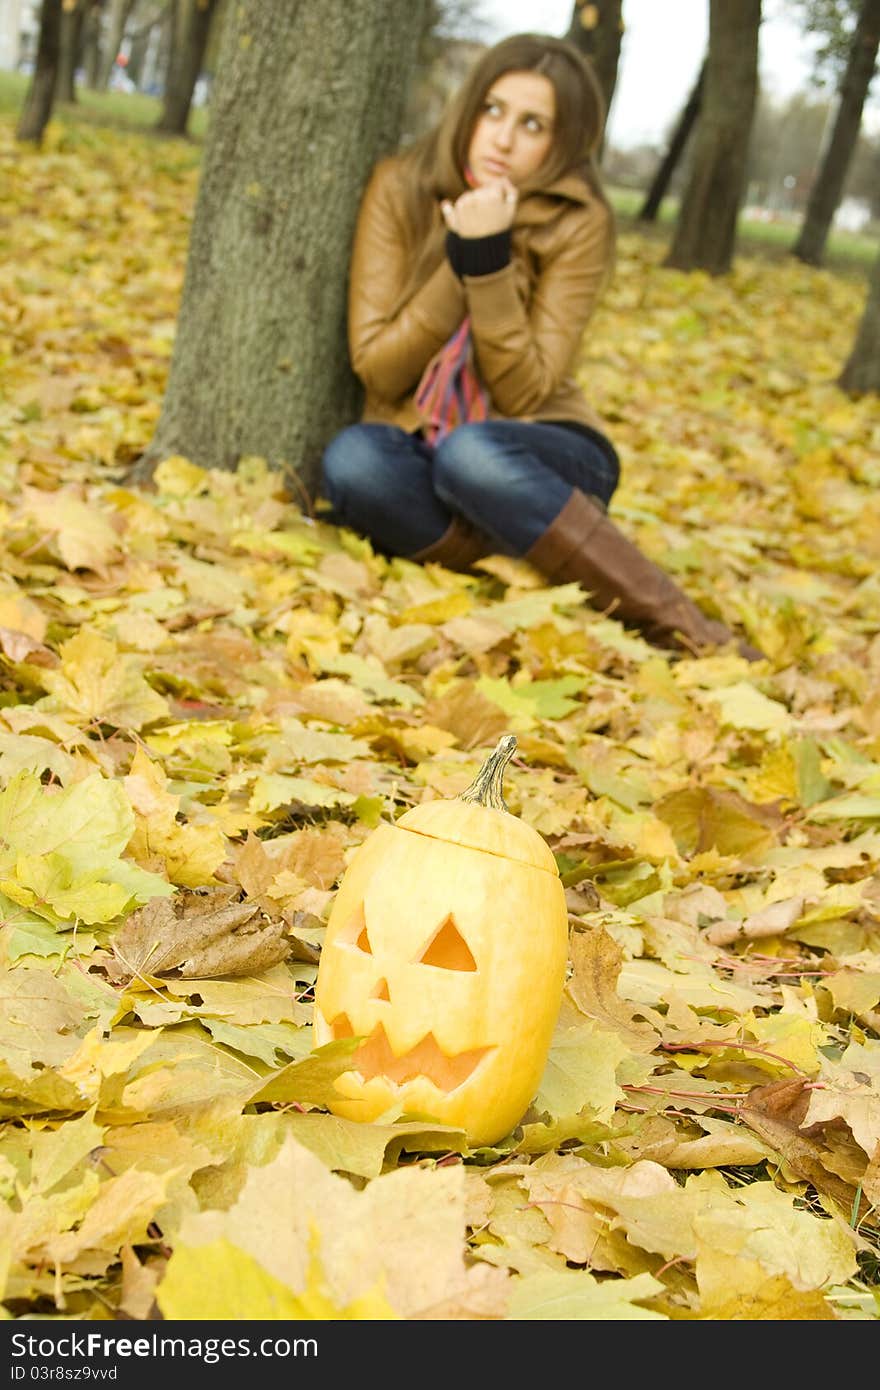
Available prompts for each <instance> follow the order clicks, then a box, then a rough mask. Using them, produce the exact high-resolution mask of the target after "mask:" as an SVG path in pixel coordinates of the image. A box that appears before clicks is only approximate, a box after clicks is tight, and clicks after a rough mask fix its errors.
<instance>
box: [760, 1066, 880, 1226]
mask: <svg viewBox="0 0 880 1390" xmlns="http://www.w3.org/2000/svg"><path fill="white" fill-rule="evenodd" d="M812 1094H813V1093H812V1092H811V1091H809V1090H807V1087H806V1082H805V1080H804V1078H803V1077H794V1078H792V1079H791V1080H790V1081H773V1082H771V1083H770V1085H769V1086H756V1087H754V1088H753V1089H752V1091H751V1092H750V1093H749V1097H748V1099H747V1100H746V1101H745V1102H744V1103H743V1105H742V1106H741V1107H740V1111H739V1114H740V1118H741V1119H742V1120H743V1122H744V1123H745V1124H747V1125H748V1126H749V1128H750V1129H753V1130H754V1131H755V1133H756V1134H758V1135H760V1137H761V1138H762V1139H763V1140H764V1142H765V1143H766V1144H768V1145H769V1147H770V1148H771V1149H772V1150H773V1151H774V1152H775V1153H777V1154H779V1156H780V1158H781V1159H782V1160H783V1161H784V1163H785V1164H787V1165H788V1167H789V1168H790V1170H791V1171H792V1173H794V1174H796V1176H797V1177H798V1178H801V1179H802V1180H803V1181H804V1182H808V1183H811V1184H812V1186H813V1187H815V1188H816V1190H817V1191H818V1192H824V1193H826V1194H827V1195H828V1196H829V1197H831V1198H832V1200H833V1201H835V1202H836V1203H837V1205H838V1206H839V1207H840V1209H841V1210H842V1211H844V1212H846V1213H847V1214H849V1213H850V1212H851V1211H852V1210H853V1203H854V1202H855V1200H856V1192H857V1189H856V1187H854V1186H853V1185H852V1184H850V1183H847V1182H845V1181H843V1180H842V1179H841V1178H839V1177H837V1175H836V1174H835V1173H834V1172H833V1171H832V1170H830V1169H829V1168H827V1167H826V1165H825V1164H824V1162H823V1156H824V1153H825V1150H824V1148H823V1145H822V1144H821V1143H820V1142H819V1141H818V1139H817V1138H816V1137H815V1130H814V1129H812V1128H810V1127H809V1126H805V1125H804V1121H805V1119H806V1115H807V1110H808V1107H809V1105H810V1097H811V1095H812ZM805 1129H809V1133H805V1132H804V1130H805ZM869 1208H870V1202H868V1201H866V1200H865V1199H864V1197H862V1198H861V1199H860V1201H859V1205H858V1213H857V1214H859V1215H860V1216H862V1217H863V1218H864V1219H867V1218H868V1216H869ZM875 1224H877V1225H878V1226H880V1221H878V1222H876V1223H875Z"/></svg>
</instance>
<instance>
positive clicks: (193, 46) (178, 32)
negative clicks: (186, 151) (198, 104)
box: [156, 0, 217, 135]
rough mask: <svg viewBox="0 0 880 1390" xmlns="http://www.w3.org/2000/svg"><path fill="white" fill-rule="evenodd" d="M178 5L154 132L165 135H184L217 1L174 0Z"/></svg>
mask: <svg viewBox="0 0 880 1390" xmlns="http://www.w3.org/2000/svg"><path fill="white" fill-rule="evenodd" d="M178 4H179V6H180V8H179V10H178V14H177V16H176V23H174V27H173V29H172V40H171V48H170V52H169V60H168V70H167V73H166V77H165V92H164V98H163V104H162V114H161V116H160V117H159V119H158V121H157V122H156V129H157V130H161V131H162V132H163V133H164V134H165V135H185V134H186V126H187V122H188V120H189V109H190V106H191V105H192V99H193V92H194V91H195V86H196V82H197V81H198V76H199V73H200V72H201V70H202V62H203V60H204V56H205V50H206V48H207V46H208V34H209V32H210V29H211V21H212V20H213V18H214V14H215V12H216V9H217V0H178Z"/></svg>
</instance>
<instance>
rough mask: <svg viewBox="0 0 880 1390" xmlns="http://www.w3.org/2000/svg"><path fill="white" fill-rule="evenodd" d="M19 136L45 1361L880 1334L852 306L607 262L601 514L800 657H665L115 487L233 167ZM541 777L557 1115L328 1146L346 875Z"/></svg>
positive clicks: (869, 465) (24, 915)
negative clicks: (509, 1322)
mask: <svg viewBox="0 0 880 1390" xmlns="http://www.w3.org/2000/svg"><path fill="white" fill-rule="evenodd" d="M126 100H128V98H126ZM13 124H14V117H13V115H12V113H7V115H5V116H4V117H3V118H2V119H0V166H2V178H0V250H2V252H3V256H2V265H0V315H2V321H3V323H4V328H5V334H6V340H5V345H4V346H2V347H0V506H2V508H3V513H2V514H3V522H4V525H3V532H2V540H0V544H2V547H3V574H4V579H3V582H2V585H0V657H2V676H3V684H2V687H0V689H2V699H0V783H2V788H3V789H2V790H0V825H2V826H3V833H2V837H0V871H2V872H0V908H2V912H3V918H2V921H3V926H2V930H0V943H2V951H3V960H2V969H3V978H4V988H3V991H2V1007H0V1067H2V1069H3V1092H2V1094H3V1106H4V1123H3V1126H2V1132H0V1177H2V1180H3V1182H4V1184H5V1195H6V1198H7V1202H6V1205H5V1207H4V1209H3V1217H4V1222H5V1224H4V1234H5V1237H6V1240H7V1245H8V1250H9V1259H8V1263H7V1264H6V1265H5V1267H4V1268H5V1279H6V1283H5V1287H4V1295H3V1299H4V1307H5V1309H6V1312H7V1314H8V1315H9V1316H11V1317H13V1318H21V1317H28V1318H32V1317H37V1318H40V1319H53V1318H67V1319H69V1318H78V1319H85V1320H88V1319H102V1318H107V1317H111V1318H112V1317H122V1318H129V1319H135V1320H140V1319H145V1318H148V1317H152V1316H155V1314H156V1310H157V1309H158V1311H159V1312H160V1313H161V1315H162V1316H164V1317H165V1318H169V1319H189V1318H196V1319H199V1320H202V1319H206V1318H229V1317H235V1318H239V1319H244V1320H247V1319H261V1318H263V1317H279V1316H281V1317H287V1318H299V1317H317V1316H322V1317H333V1318H341V1317H345V1318H356V1317H361V1318H376V1317H388V1316H394V1317H403V1318H415V1317H422V1318H425V1317H436V1318H452V1317H464V1318H473V1319H486V1318H489V1319H508V1318H509V1319H533V1318H540V1317H543V1318H547V1317H554V1318H571V1319H579V1320H589V1319H607V1318H609V1317H613V1318H614V1319H620V1318H627V1319H640V1320H642V1319H651V1318H653V1319H658V1318H660V1319H663V1318H665V1319H673V1320H691V1319H711V1320H742V1319H743V1318H749V1319H754V1318H765V1319H777V1320H778V1319H784V1320H788V1319H791V1320H801V1319H808V1318H809V1319H826V1320H834V1319H838V1320H844V1319H855V1320H862V1319H876V1318H877V1316H878V1313H880V1304H878V1298H877V1292H878V1287H880V1261H878V1251H880V1231H878V1219H877V1207H878V1205H880V1181H878V1172H877V1150H878V1143H880V1125H878V1117H877V1111H876V1087H877V1082H878V1079H880V890H878V882H880V878H878V875H880V703H878V697H877V672H878V669H880V645H878V644H880V636H878V633H880V588H878V585H877V572H878V560H880V550H878V546H880V541H878V537H880V489H878V484H880V464H878V459H880V447H878V446H880V424H878V411H877V402H876V400H875V399H872V398H863V399H856V398H850V397H848V396H846V395H845V394H844V393H842V392H841V391H840V390H839V389H838V387H837V386H836V378H837V375H838V373H839V371H840V368H841V366H842V365H843V362H844V361H845V359H846V356H847V354H848V352H849V349H850V347H851V344H852V341H853V338H854V335H855V331H856V327H857V324H858V321H859V317H860V314H861V311H862V306H863V304H864V297H865V284H864V279H863V277H858V276H853V275H849V274H848V275H838V274H836V273H834V272H833V271H830V270H828V269H823V270H816V269H811V268H809V267H805V266H802V265H800V264H799V263H797V262H794V261H792V260H790V259H785V260H778V259H777V260H775V261H774V260H770V259H768V258H767V257H766V256H761V255H749V254H741V255H740V256H738V257H737V260H736V264H735V266H734V269H733V271H732V272H731V273H730V274H729V275H727V276H724V277H719V278H717V279H712V278H710V277H709V276H706V275H703V274H690V275H686V274H682V273H680V272H672V271H666V270H664V269H663V267H662V265H661V260H662V253H663V246H662V244H661V243H660V241H658V240H657V239H655V238H653V237H646V236H644V235H642V234H640V233H639V232H637V231H635V230H634V229H632V228H629V227H623V228H622V229H621V234H620V237H619V244H618V256H617V264H616V268H615V275H614V279H613V282H612V284H611V286H610V287H609V289H608V292H607V294H606V296H605V298H604V299H603V301H602V303H601V305H600V307H599V309H598V311H597V313H596V315H595V318H594V320H593V322H592V324H591V326H590V330H589V332H588V334H587V336H586V338H585V341H584V344H583V349H582V353H581V356H580V359H579V362H578V368H577V370H578V374H579V378H580V380H581V382H582V384H583V386H584V389H585V391H586V392H587V394H588V395H589V397H590V399H591V400H592V401H593V403H594V404H595V406H596V408H597V409H598V410H599V412H600V414H601V415H602V416H603V417H604V418H605V420H606V421H607V423H608V428H609V431H610V433H611V435H612V437H613V438H614V440H615V442H616V444H617V447H618V449H619V452H620V455H621V460H622V464H623V477H622V483H621V487H620V489H619V491H618V493H617V494H616V495H615V497H614V499H613V502H612V508H611V511H612V515H613V517H614V518H615V519H616V520H617V521H618V523H619V524H620V525H621V526H622V527H623V528H624V529H625V530H626V531H627V532H628V533H629V534H630V535H632V536H633V538H634V539H636V540H637V541H638V542H639V543H640V544H641V545H642V546H643V547H644V548H645V550H646V551H647V552H648V553H649V554H650V555H651V556H653V557H654V558H655V559H656V560H657V561H658V562H659V563H661V564H663V565H664V566H665V567H666V568H668V569H669V570H670V571H671V572H673V573H674V574H675V575H676V576H677V578H678V579H679V581H680V583H681V584H682V586H683V587H685V588H686V589H687V590H688V592H689V593H691V594H692V595H693V597H694V598H695V599H696V600H697V601H698V602H700V603H701V604H702V605H703V606H704V607H705V608H706V609H707V611H710V612H711V613H713V614H715V615H717V616H720V617H722V618H723V619H724V620H725V621H727V622H728V623H729V624H731V625H733V626H735V627H736V628H737V629H738V630H741V631H743V632H745V633H746V634H747V635H748V636H749V637H750V638H751V640H752V641H753V642H755V643H756V644H757V645H759V646H760V647H761V649H762V650H763V651H764V652H765V653H766V659H765V660H764V661H762V662H760V663H757V664H754V665H750V664H749V663H747V662H746V661H745V660H743V659H742V658H740V657H739V656H738V655H736V654H734V653H731V652H722V653H718V654H716V655H713V656H709V657H704V658H702V659H693V658H689V657H678V656H673V655H671V654H670V653H667V652H661V651H658V650H655V649H654V648H652V647H650V646H649V645H648V644H647V643H645V642H644V641H643V640H642V639H641V638H640V637H639V636H638V635H637V634H635V633H634V632H632V631H627V630H625V629H624V628H623V627H622V626H621V624H620V623H618V622H617V621H615V619H614V618H613V616H607V615H603V614H601V613H599V612H596V611H595V610H593V609H592V608H590V607H588V606H586V605H585V604H584V603H583V601H582V596H581V595H580V594H579V592H578V591H576V590H575V589H574V587H573V586H564V587H563V588H560V589H553V588H548V587H547V586H546V585H545V584H544V583H543V582H542V580H541V579H540V576H538V575H537V574H535V572H534V571H532V570H531V569H530V568H529V566H527V565H526V564H525V563H524V562H519V561H514V560H510V559H505V558H503V557H495V558H494V559H490V560H488V561H486V562H485V564H484V566H483V569H482V571H481V572H480V574H479V575H477V576H464V575H458V574H453V573H451V572H448V571H445V570H443V569H442V568H440V567H434V566H429V567H421V566H416V565H412V564H409V563H408V562H406V561H401V560H390V561H389V560H386V559H385V558H383V557H381V556H379V555H376V554H375V553H373V551H372V550H371V548H370V546H369V545H368V544H367V543H366V542H364V541H363V540H361V539H359V538H358V537H356V536H354V535H352V534H350V533H346V532H344V531H339V530H337V529H336V528H333V527H330V526H327V525H326V524H324V523H322V522H319V521H315V520H314V519H313V518H312V517H310V516H309V515H308V508H307V507H306V508H305V509H303V508H302V507H301V506H300V505H298V504H297V502H296V500H295V497H294V490H293V489H287V488H285V486H284V480H283V479H282V478H281V477H280V476H279V475H277V474H273V473H272V472H271V471H270V470H269V469H268V468H267V467H266V465H265V463H264V461H262V460H260V459H255V458H251V459H245V460H242V461H241V463H240V465H239V468H238V470H237V471H236V472H235V473H226V472H215V471H212V470H206V469H204V468H200V467H198V466H197V465H196V464H195V463H193V462H191V461H189V460H186V459H183V458H179V457H176V458H169V459H167V460H165V461H163V463H162V464H161V465H160V467H159V470H158V472H157V479H156V481H157V491H156V492H155V493H145V492H141V491H139V490H137V489H135V488H132V487H129V486H127V485H126V472H127V468H128V466H129V465H130V463H131V462H132V461H133V460H134V459H136V458H137V457H138V454H139V453H140V451H141V450H142V449H143V448H144V447H145V445H146V444H147V442H148V441H149V439H150V436H151V433H152V430H153V428H154V426H155V423H156V420H157V418H158V415H159V412H160V410H161V399H162V392H163V389H164V384H165V381H166V379H167V372H168V366H169V362H170V357H171V353H172V350H173V342H174V334H175V325H176V314H177V307H178V303H179V297H180V290H181V285H182V280H183V272H184V267H185V262H186V254H187V238H188V232H189V228H190V225H191V217H192V211H193V206H194V200H195V192H196V183H197V173H198V170H197V161H196V160H195V159H194V158H193V151H194V149H195V148H197V147H195V146H193V145H192V144H189V143H187V142H182V141H163V140H159V139H156V138H153V137H150V136H148V135H146V134H145V133H144V132H138V131H134V130H132V129H127V130H125V131H116V130H114V129H113V128H112V127H108V126H104V125H100V126H99V125H97V124H95V123H93V122H84V121H80V120H79V119H68V118H67V117H66V116H65V114H64V113H61V114H59V117H58V118H57V120H55V121H53V123H52V127H51V128H50V131H49V133H48V136H47V140H46V142H45V146H44V148H43V149H41V150H39V151H37V150H33V149H23V148H21V147H19V146H17V145H16V143H15V141H14V138H13ZM511 732H513V733H515V734H516V736H517V740H518V758H517V761H516V762H515V764H514V765H512V766H511V768H510V769H509V773H508V777H507V778H506V781H505V795H506V798H507V801H508V804H509V806H510V808H511V810H512V812H513V813H514V814H515V815H518V816H520V817H522V818H523V819H524V820H526V821H527V822H528V823H529V824H530V825H532V826H533V827H534V828H535V829H536V830H538V831H539V832H540V833H541V834H542V835H543V836H544V837H545V839H546V840H547V843H548V844H549V845H550V847H551V849H552V850H553V852H554V854H555V857H556V862H557V865H558V867H559V870H560V872H561V874H562V875H563V880H564V883H565V884H566V893H567V903H568V911H569V920H570V924H571V942H572V961H571V964H572V973H571V978H570V980H569V983H568V985H567V989H566V995H565V999H564V1001H563V1008H562V1011H561V1014H560V1020H559V1026H558V1029H557V1033H556V1036H555V1038H554V1043H553V1048H552V1049H551V1055H550V1060H549V1063H548V1067H547V1070H546V1073H545V1076H544V1078H543V1081H542V1083H541V1088H540V1091H539V1093H538V1095H537V1096H536V1098H535V1103H534V1105H533V1107H532V1109H531V1110H530V1112H529V1113H528V1115H527V1116H526V1117H524V1123H523V1125H522V1126H520V1127H518V1128H517V1129H516V1130H514V1131H513V1132H512V1133H511V1135H509V1136H508V1137H506V1138H505V1139H504V1140H502V1141H499V1142H498V1143H497V1144H495V1145H492V1146H490V1147H483V1148H479V1149H476V1150H475V1149H472V1148H471V1147H469V1145H468V1143H467V1139H466V1136H464V1135H463V1134H462V1133H461V1132H460V1131H457V1130H455V1129H454V1128H452V1127H449V1126H443V1125H440V1124H438V1123H436V1122H435V1121H432V1119H431V1117H430V1116H424V1115H420V1116H411V1117H408V1116H405V1115H401V1114H396V1113H391V1114H389V1115H388V1116H386V1117H385V1122H383V1123H382V1124H376V1125H362V1124H358V1123H357V1122H354V1121H349V1120H340V1119H337V1118H334V1117H332V1116H331V1115H330V1114H329V1113H328V1106H329V1101H330V1099H331V1098H332V1095H333V1089H332V1088H333V1080H334V1077H335V1076H336V1075H337V1074H338V1072H339V1070H340V1069H341V1068H343V1067H344V1066H345V1057H344V1055H343V1056H340V1055H339V1054H338V1052H333V1051H332V1050H331V1052H330V1053H329V1054H328V1053H326V1052H322V1053H319V1054H316V1053H314V1052H313V1050H312V1033H311V1017H312V1010H311V999H312V994H311V991H312V988H313V985H314V980H315V974H316V957H317V955H318V952H319V950H320V947H321V944H322V941H323V933H324V928H325V923H326V918H327V914H328V912H329V909H330V906H331V903H332V901H333V898H334V891H335V887H336V885H337V883H338V881H339V878H340V876H341V874H342V872H343V871H344V868H345V866H346V864H347V863H348V862H349V861H350V859H351V856H352V854H353V853H354V852H355V851H356V849H357V847H358V846H359V845H360V844H361V843H362V842H363V840H364V839H365V838H366V837H367V835H368V834H369V833H370V831H371V829H372V828H373V827H374V826H375V825H376V824H377V823H378V822H379V821H380V820H381V819H385V820H393V819H394V818H395V817H396V816H397V815H398V814H399V812H400V811H401V810H402V809H404V808H405V807H408V806H411V805H414V804H416V803H418V802H420V801H421V800H424V799H430V798H433V797H453V796H455V795H456V794H457V793H459V792H460V791H462V790H463V789H464V788H465V787H466V786H467V785H468V783H469V782H470V781H471V780H472V778H473V776H474V774H475V772H476V771H477V769H478V767H479V765H480V763H481V762H482V761H483V759H484V757H485V755H486V752H487V751H488V750H489V749H490V748H491V747H492V746H493V745H494V744H495V742H496V741H497V739H498V738H499V737H501V736H502V735H504V734H507V733H511ZM256 925H259V927H260V931H259V932H256V931H254V930H253V928H254V927H255V926H256ZM206 938H210V941H211V943H212V944H211V947H210V948H209V949H206V947H205V939H206ZM157 944H161V948H162V951H163V952H164V955H161V956H160V955H159V954H157ZM214 948H216V950H215V949H214ZM267 952H268V954H267ZM353 1233H356V1236H357V1241H358V1245H357V1253H356V1256H355V1255H353V1254H352V1246H351V1240H352V1239H353Z"/></svg>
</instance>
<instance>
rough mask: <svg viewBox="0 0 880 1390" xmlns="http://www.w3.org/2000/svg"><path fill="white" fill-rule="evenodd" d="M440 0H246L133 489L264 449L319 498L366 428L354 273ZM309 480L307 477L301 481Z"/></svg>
mask: <svg viewBox="0 0 880 1390" xmlns="http://www.w3.org/2000/svg"><path fill="white" fill-rule="evenodd" d="M423 8H424V0H385V3H384V4H383V5H381V6H379V5H376V4H375V3H373V0H322V3H321V4H320V5H315V4H314V3H312V0H238V3H237V4H235V5H234V6H231V7H230V9H229V12H228V18H227V20H226V24H225V26H224V33H223V42H222V45H221V52H220V58H219V64H218V71H217V75H216V79H215V83H214V90H213V95H212V116H211V122H210V126H209V129H208V136H207V140H206V145H205V152H204V157H203V162H202V173H201V181H200V185H199V193H198V198H197V201H196V210H195V217H194V221H193V227H192V233H191V236H190V244H189V254H188V257H187V266H186V276H185V280H184V288H183V296H182V301H181V307H180V315H179V320H178V327H177V337H176V341H175V345H174V353H173V357H172V362H171V370H170V373H169V379H168V386H167V389H166V393H165V399H164V401H163V406H162V414H161V418H160V420H159V424H158V427H157V429H156V433H155V435H154V437H153V439H152V441H151V442H150V445H149V446H148V448H147V450H146V452H145V454H144V455H143V457H142V458H141V460H140V461H139V463H138V464H136V465H135V468H134V469H133V471H132V475H131V477H132V481H134V482H148V481H149V479H150V478H151V476H152V472H153V468H154V467H155V464H156V463H157V462H159V461H160V460H161V459H163V458H166V457H168V456H169V455H172V454H183V455H184V456H186V457H188V458H190V459H191V460H192V461H193V462H195V463H198V464H201V465H202V466H204V467H209V468H230V469H231V468H234V467H235V465H236V463H237V462H238V460H239V459H240V458H241V457H242V456H245V455H258V456H260V457H263V458H265V459H266V460H267V462H268V463H269V465H270V467H272V468H277V469H279V470H280V471H282V472H284V473H285V474H287V475H288V477H289V480H290V482H291V484H292V485H293V487H294V490H295V491H296V493H297V495H298V496H300V497H301V496H302V493H303V490H305V493H306V494H308V495H310V496H314V493H315V489H316V487H317V483H318V478H319V470H320V461H321V455H322V453H323V450H324V448H325V446H326V445H327V443H328V442H329V440H330V439H331V438H332V437H333V435H335V434H336V433H337V432H338V431H339V430H340V429H342V428H343V426H345V425H347V424H350V423H352V421H354V420H355V419H357V417H358V414H359V410H360V404H361V391H360V387H359V384H358V382H357V380H356V378H355V376H354V374H353V372H352V370H351V367H350V364H349V358H348V349H347V335H346V300H347V268H348V262H349V256H350V253H351V242H352V236H353V232H354V225H355V220H356V217H357V211H358V206H359V203H360V198H361V194H362V191H363V188H364V185H365V183H366V181H367V178H368V177H369V174H370V172H371V169H372V166H373V164H374V163H375V161H376V159H377V158H378V157H379V156H380V155H382V154H385V153H387V152H389V151H390V150H392V149H394V148H396V145H397V141H398V139H399V135H400V122H401V118H402V115H403V110H404V105H405V100H406V95H407V78H408V76H409V74H410V72H411V71H412V68H413V66H414V62H415V56H416V50H417V44H418V38H419V33H420V31H421V26H422V22H423ZM295 475H298V478H297V477H296V476H295Z"/></svg>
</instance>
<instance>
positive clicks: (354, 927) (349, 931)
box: [339, 903, 373, 956]
mask: <svg viewBox="0 0 880 1390" xmlns="http://www.w3.org/2000/svg"><path fill="white" fill-rule="evenodd" d="M339 940H340V941H343V942H346V943H347V944H348V945H350V946H356V947H357V949H358V950H359V951H365V952H366V954H367V955H368V956H371V955H372V954H373V948H372V946H371V945H370V937H369V933H368V932H367V919H366V917H365V916H364V905H363V903H360V904H359V906H358V907H357V908H356V909H355V911H354V912H353V913H352V914H351V916H350V917H349V919H348V921H347V922H346V924H345V926H344V927H343V928H342V931H341V932H340V934H339Z"/></svg>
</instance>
